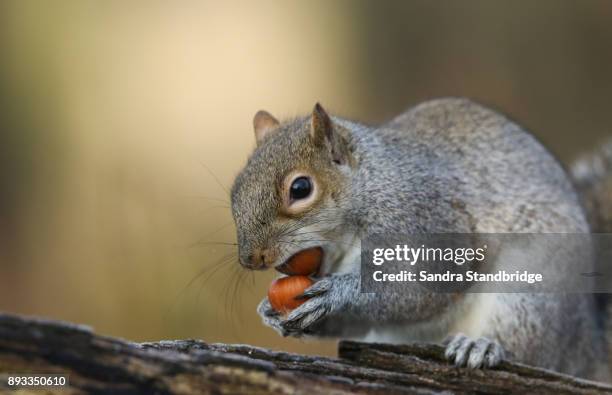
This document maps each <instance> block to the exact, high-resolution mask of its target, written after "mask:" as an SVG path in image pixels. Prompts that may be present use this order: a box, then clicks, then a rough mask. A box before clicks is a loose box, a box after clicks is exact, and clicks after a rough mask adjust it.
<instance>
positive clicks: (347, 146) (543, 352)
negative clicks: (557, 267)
mask: <svg viewBox="0 0 612 395" xmlns="http://www.w3.org/2000/svg"><path fill="white" fill-rule="evenodd" d="M253 123H254V129H255V137H256V142H257V147H256V149H255V151H254V152H253V154H252V155H251V157H250V158H249V160H248V163H247V164H246V166H245V167H244V169H243V170H242V171H241V172H240V174H239V175H238V176H237V177H236V180H235V182H234V185H233V187H232V191H231V204H232V213H233V217H234V220H235V222H236V227H237V236H238V247H239V260H240V263H241V264H242V265H243V266H244V267H246V268H249V269H254V270H264V269H267V268H272V267H276V266H279V265H281V264H282V263H283V262H284V261H286V260H287V259H288V258H289V257H291V256H292V255H293V254H295V253H296V252H298V251H301V250H304V249H306V248H311V247H315V246H319V247H322V248H323V251H324V263H323V266H322V270H321V276H320V277H319V278H317V281H316V282H315V283H314V285H312V286H311V287H310V288H309V289H307V290H306V291H305V293H304V296H305V297H309V298H310V299H308V300H307V301H306V302H305V303H304V304H302V305H301V306H300V307H298V308H297V309H295V310H293V311H292V312H291V313H289V314H288V315H286V316H281V315H279V314H278V313H276V312H275V311H274V310H273V309H272V308H271V306H270V304H269V301H268V300H267V298H264V300H263V301H262V302H261V303H260V305H259V307H258V312H259V314H260V315H261V316H262V319H263V321H264V323H265V324H267V325H268V326H270V327H272V328H274V329H275V330H277V331H278V332H279V333H280V334H282V335H284V336H295V337H302V336H314V337H337V338H355V339H361V340H364V341H372V342H373V341H378V342H392V343H402V342H409V341H417V340H418V341H442V340H444V339H446V340H445V344H446V357H447V358H448V359H449V360H450V361H451V362H453V363H454V364H456V365H457V366H468V367H471V368H486V367H494V366H496V365H498V364H499V363H500V361H502V360H503V359H504V358H512V359H513V360H516V361H520V362H524V363H528V364H531V365H536V366H541V367H546V368H551V369H554V370H557V371H561V372H565V373H568V374H572V375H576V376H581V377H587V378H594V379H607V377H608V376H607V374H608V372H607V364H608V362H607V359H608V353H607V342H606V338H605V333H604V332H605V329H604V326H603V325H602V323H601V321H602V320H601V319H600V318H601V317H602V315H603V312H602V311H601V310H602V309H601V306H600V305H599V304H598V303H597V300H596V298H595V296H594V295H593V294H509V293H508V294H493V293H487V294H461V295H458V294H451V293H432V294H423V293H410V292H406V294H392V295H384V297H383V296H381V295H377V294H366V293H360V278H359V270H360V239H361V238H362V237H364V235H368V234H376V233H379V234H380V233H387V234H388V233H392V232H394V233H397V234H411V233H513V232H525V233H526V232H529V233H584V232H591V231H601V228H595V227H596V226H599V225H590V224H589V220H588V219H587V218H590V219H591V224H594V223H596V222H597V221H594V219H595V218H598V217H597V213H596V212H595V210H599V211H602V212H605V210H608V209H607V208H606V209H604V208H603V207H604V206H605V205H606V204H608V205H609V206H610V208H611V209H612V202H610V201H606V199H602V198H601V196H602V194H603V193H604V192H605V191H602V188H603V187H602V185H604V184H605V183H606V182H608V180H609V177H608V173H607V170H608V169H610V168H612V166H610V162H607V161H606V160H605V159H600V160H599V162H597V161H595V162H597V163H595V162H593V161H589V160H585V161H583V162H582V163H581V164H579V165H578V166H577V167H576V169H577V171H576V176H575V177H574V179H572V177H571V176H570V175H568V173H567V172H566V171H565V170H564V168H563V167H562V166H561V165H560V164H559V162H558V161H557V160H556V159H555V158H554V157H553V156H552V155H551V154H550V153H549V152H548V151H547V150H546V149H545V148H544V147H543V146H542V145H541V144H540V143H539V142H538V141H537V140H536V139H535V138H534V137H533V136H532V135H531V134H529V133H528V132H526V131H525V130H524V129H523V128H522V127H521V126H519V125H517V124H516V123H514V122H512V121H510V120H509V119H508V118H507V117H505V116H504V115H502V114H500V113H498V112H496V111H494V110H491V109H489V108H486V107H484V106H482V105H480V104H477V103H475V102H472V101H470V100H468V99H463V98H444V99H437V100H432V101H428V102H425V103H422V104H419V105H417V106H416V107H413V108H411V109H409V110H408V111H406V112H404V113H403V114H401V115H399V116H398V117H396V118H395V119H393V120H391V121H390V122H388V123H386V124H384V125H382V126H378V127H370V126H366V125H363V124H360V123H357V122H353V121H349V120H346V119H341V118H339V117H331V116H329V115H328V114H327V112H326V111H325V110H324V109H323V107H321V106H320V105H319V104H317V105H316V106H315V107H314V110H313V112H312V114H311V115H310V116H306V117H301V118H297V119H294V120H290V121H288V122H284V123H280V122H279V121H277V120H276V119H275V118H274V117H273V116H272V115H270V114H269V113H267V112H265V111H260V112H258V113H257V114H256V115H255V118H254V121H253ZM608 154H609V155H608V157H609V158H612V154H611V153H610V152H608ZM593 169H595V170H597V169H599V171H598V172H597V171H592V170H593ZM578 189H580V190H581V191H584V193H582V194H579V193H578V192H577V190H578ZM603 189H604V190H605V188H603ZM610 190H612V188H608V189H607V190H606V191H607V192H608V196H612V195H611V194H609V191H610ZM583 198H584V199H585V201H584V202H581V199H583ZM608 200H609V199H608ZM589 202H595V203H589ZM583 203H584V204H583ZM584 206H586V207H588V208H590V210H591V211H592V212H590V213H589V216H588V217H587V213H586V212H585V209H584ZM609 211H612V210H609ZM611 219H612V215H610V216H609V218H608V221H609V222H612V220H611ZM604 222H605V221H604ZM600 225H601V223H600Z"/></svg>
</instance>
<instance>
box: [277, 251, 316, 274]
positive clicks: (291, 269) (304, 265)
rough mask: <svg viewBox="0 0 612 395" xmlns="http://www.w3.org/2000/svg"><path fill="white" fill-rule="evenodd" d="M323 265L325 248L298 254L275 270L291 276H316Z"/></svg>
mask: <svg viewBox="0 0 612 395" xmlns="http://www.w3.org/2000/svg"><path fill="white" fill-rule="evenodd" d="M322 263H323V248H322V247H312V248H307V249H305V250H301V251H298V252H296V253H295V254H293V255H292V256H290V257H289V259H287V260H286V261H285V262H284V263H282V264H280V265H278V266H276V267H274V268H275V269H276V270H278V271H279V272H281V273H283V274H286V275H289V276H316V274H317V273H318V272H319V269H320V268H321V265H322Z"/></svg>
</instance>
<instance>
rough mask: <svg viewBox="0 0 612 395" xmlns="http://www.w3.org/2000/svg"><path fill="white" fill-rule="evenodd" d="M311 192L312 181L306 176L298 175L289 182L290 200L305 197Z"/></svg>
mask: <svg viewBox="0 0 612 395" xmlns="http://www.w3.org/2000/svg"><path fill="white" fill-rule="evenodd" d="M311 192H312V182H311V181H310V178H308V177H298V178H296V179H295V180H293V182H292V183H291V187H290V188H289V197H290V198H291V200H299V199H305V198H307V197H308V196H310V193H311Z"/></svg>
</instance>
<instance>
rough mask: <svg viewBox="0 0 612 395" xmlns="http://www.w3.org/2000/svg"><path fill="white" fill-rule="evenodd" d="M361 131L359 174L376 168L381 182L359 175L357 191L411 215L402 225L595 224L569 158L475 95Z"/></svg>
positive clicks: (523, 228) (507, 227)
mask: <svg viewBox="0 0 612 395" xmlns="http://www.w3.org/2000/svg"><path fill="white" fill-rule="evenodd" d="M372 133H373V134H374V135H375V136H371V134H372ZM355 135H356V146H357V151H358V152H359V154H360V155H361V157H362V163H363V166H362V168H363V169H362V172H363V173H364V174H361V175H360V177H359V178H361V180H367V179H368V178H369V176H370V174H376V178H377V180H378V182H377V183H376V184H375V185H373V186H372V185H371V184H372V183H368V182H367V181H363V182H360V183H359V182H358V183H355V187H356V189H355V191H354V193H355V194H357V195H363V196H362V197H364V198H365V199H367V200H368V202H367V203H366V204H365V206H370V207H375V206H374V204H376V206H381V205H382V207H385V208H387V209H389V210H390V211H391V212H394V213H400V212H401V213H403V216H402V217H403V218H407V217H409V218H410V221H409V222H410V223H405V224H404V229H397V230H401V231H411V232H419V231H423V232H430V233H435V232H479V233H506V232H551V233H552V232H568V233H570V232H588V231H589V227H588V224H587V221H586V218H585V215H584V212H583V210H582V208H581V206H580V203H579V199H578V196H577V195H576V193H575V190H574V188H573V186H572V183H571V181H570V178H569V177H568V175H567V173H566V172H565V171H564V169H563V167H562V166H561V164H560V163H559V162H558V161H557V160H556V159H555V158H554V157H553V156H552V155H551V154H550V153H549V152H548V151H547V150H546V149H545V148H544V147H543V146H542V145H541V144H540V143H539V142H538V141H537V140H536V139H535V138H534V137H533V136H532V135H531V134H529V133H528V132H526V131H524V130H523V129H522V128H521V127H520V126H518V125H517V124H515V123H514V122H512V121H511V120H509V119H508V118H506V117H505V116H503V115H501V114H499V113H497V112H495V111H493V110H490V109H488V108H485V107H483V106H481V105H479V104H477V103H475V102H473V101H470V100H468V99H458V98H446V99H437V100H432V101H428V102H425V103H423V104H420V105H418V106H416V107H413V108H411V109H409V110H408V111H407V112H405V113H403V114H401V115H400V116H398V117H396V118H395V119H393V120H392V121H390V122H389V123H387V124H386V125H383V126H382V127H380V128H377V129H374V130H361V131H358V132H356V133H355ZM382 188H384V189H386V190H385V191H382V190H381V189H382ZM364 190H365V191H366V192H365V193H362V192H361V191H364ZM393 190H396V193H389V192H390V191H393ZM432 203H436V204H432ZM406 209H408V210H409V211H410V212H409V213H406ZM407 214H408V215H407ZM395 218H397V217H395ZM393 230H395V229H393Z"/></svg>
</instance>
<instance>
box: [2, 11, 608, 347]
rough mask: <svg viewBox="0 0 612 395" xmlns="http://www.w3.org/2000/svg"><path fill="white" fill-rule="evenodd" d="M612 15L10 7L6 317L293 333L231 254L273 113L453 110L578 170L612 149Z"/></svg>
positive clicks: (207, 334) (151, 336)
mask: <svg viewBox="0 0 612 395" xmlns="http://www.w3.org/2000/svg"><path fill="white" fill-rule="evenodd" d="M610 21H612V1H609V0H600V1H594V0H593V1H591V0H583V1H579V2H578V1H566V0H540V1H537V2H528V1H520V2H516V1H490V0H482V1H470V0H468V1H465V0H464V1H460V2H458V1H435V2H433V1H427V0H422V1H398V2H392V1H385V2H380V1H333V2H330V1H301V2H297V1H289V2H288V1H280V0H279V1H258V2H248V1H244V2H206V1H197V2H195V1H194V2H189V1H180V2H157V1H154V2H146V3H145V2H122V1H97V2H95V1H85V0H82V1H81V0H78V1H77V0H75V1H55V2H41V1H28V0H24V1H21V0H19V1H8V0H7V1H3V2H1V3H0V310H2V311H8V312H14V313H21V314H30V315H41V316H46V317H52V318H57V319H64V320H70V321H75V322H79V323H84V324H88V325H92V326H94V327H95V329H96V330H97V331H98V332H101V333H104V334H108V335H113V336H121V337H125V338H128V339H132V340H137V341H146V340H158V339H162V338H201V339H203V340H205V341H209V342H217V341H220V342H241V343H251V344H255V345H260V346H267V347H273V348H276V349H283V350H290V351H298V352H307V353H316V354H333V353H334V352H335V350H334V343H333V342H305V341H299V340H292V339H282V338H280V337H278V336H277V335H276V333H274V332H273V331H272V330H270V329H268V328H266V327H264V326H263V325H262V324H261V323H260V320H259V318H258V317H257V315H256V313H255V306H256V305H257V303H258V302H259V300H260V299H261V298H262V297H263V296H264V295H265V292H266V289H267V286H268V284H269V283H270V281H271V280H272V278H273V277H274V273H260V272H257V273H251V272H246V271H243V270H241V269H240V268H239V266H238V264H237V262H236V261H235V259H234V260H232V254H233V253H235V250H234V247H233V246H232V245H225V244H219V243H230V244H231V243H233V242H235V229H234V227H233V223H232V219H231V214H230V211H229V202H228V192H227V190H228V189H229V188H230V187H231V184H232V180H233V177H234V176H235V175H236V174H237V172H238V171H239V170H240V168H241V167H242V166H243V165H244V163H245V161H246V159H247V157H248V155H249V153H250V152H251V150H252V149H253V146H254V138H253V132H252V126H251V120H252V116H253V115H254V113H255V112H256V111H257V110H259V109H266V110H268V111H270V112H271V113H273V114H274V115H276V116H277V117H279V118H283V117H293V116H296V115H298V114H305V113H307V112H309V111H310V110H311V109H312V106H313V105H314V103H315V102H316V101H321V102H322V103H323V104H324V105H325V106H326V107H327V108H328V110H330V111H331V112H333V113H335V114H337V115H342V116H345V117H348V118H354V119H357V120H360V121H364V122H367V123H372V124H375V123H378V122H382V121H385V120H388V119H390V118H391V117H393V116H394V115H396V114H398V113H400V112H401V111H402V110H403V109H405V108H406V107H408V106H411V105H414V104H416V103H418V102H419V101H422V100H425V99H429V98H433V97H439V96H468V97H471V98H474V99H476V100H478V101H481V102H484V103H486V104H489V105H491V106H493V107H496V108H498V109H501V110H503V111H504V112H506V113H507V114H509V115H510V116H511V117H513V118H514V119H516V120H519V121H520V122H521V123H522V124H523V125H525V126H526V127H527V128H529V129H530V130H532V131H533V133H534V134H535V135H536V136H537V137H539V138H540V139H541V140H542V141H543V142H544V143H545V144H546V145H547V146H548V147H550V149H551V150H552V151H553V152H554V153H555V154H557V155H558V156H559V157H560V158H561V159H562V160H563V161H565V162H569V161H570V160H571V159H572V158H573V157H574V156H575V155H576V154H578V153H579V152H581V151H584V150H588V149H590V148H592V147H594V146H596V145H597V144H598V143H599V142H600V141H602V139H604V138H605V137H606V136H609V135H612V119H611V118H612V107H611V103H612V23H610Z"/></svg>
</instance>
